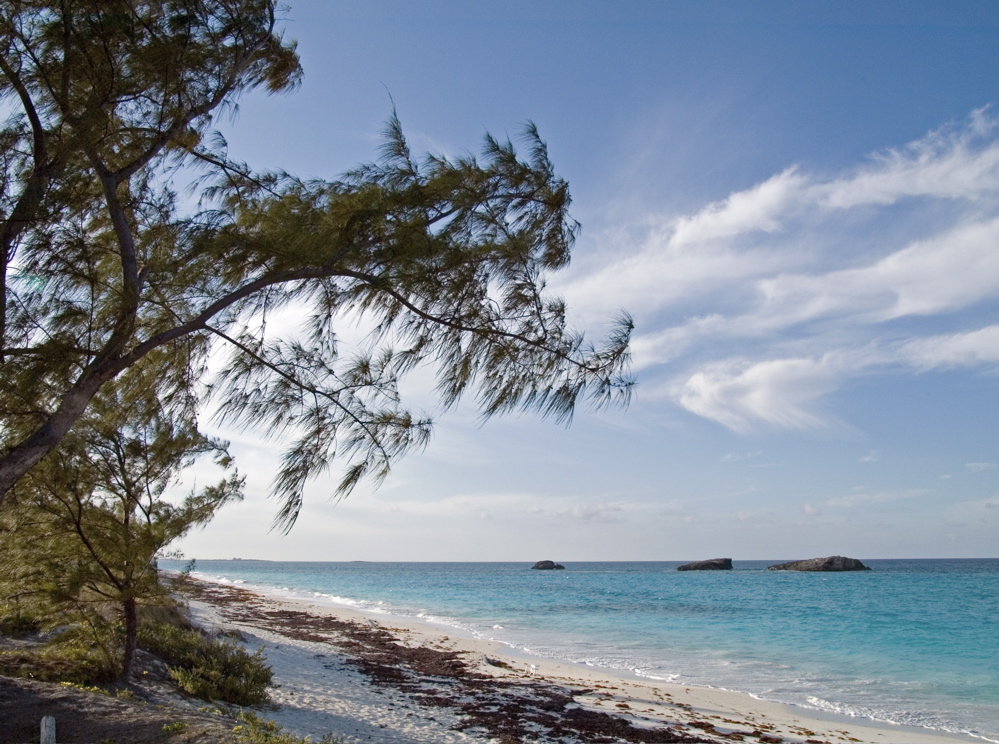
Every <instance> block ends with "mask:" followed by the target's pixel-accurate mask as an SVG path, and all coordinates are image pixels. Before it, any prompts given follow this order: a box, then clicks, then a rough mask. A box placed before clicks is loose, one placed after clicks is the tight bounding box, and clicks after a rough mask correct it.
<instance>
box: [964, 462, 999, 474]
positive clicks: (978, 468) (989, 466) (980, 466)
mask: <svg viewBox="0 0 999 744" xmlns="http://www.w3.org/2000/svg"><path fill="white" fill-rule="evenodd" d="M964 467H966V468H967V469H968V470H970V471H971V472H973V473H981V472H982V471H984V470H995V469H996V468H999V464H997V463H994V462H969V463H967V464H965V466H964Z"/></svg>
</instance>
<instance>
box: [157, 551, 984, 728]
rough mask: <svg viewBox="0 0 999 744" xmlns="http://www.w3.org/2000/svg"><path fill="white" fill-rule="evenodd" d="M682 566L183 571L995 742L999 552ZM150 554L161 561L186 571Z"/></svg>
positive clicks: (231, 564)
mask: <svg viewBox="0 0 999 744" xmlns="http://www.w3.org/2000/svg"><path fill="white" fill-rule="evenodd" d="M779 562H781V561H776V560H775V561H735V563H734V570H732V571H691V572H681V571H676V567H677V566H678V565H680V564H679V563H678V562H635V563H629V562H610V563H595V562H593V563H567V564H565V565H566V570H564V571H533V570H530V565H531V564H529V563H367V562H357V563H319V562H316V563H301V562H270V561H252V560H231V561H198V562H197V563H196V565H195V569H194V575H195V576H198V577H201V578H205V579H209V580H214V581H225V582H233V583H241V584H244V585H246V587H247V588H256V589H258V590H261V591H264V592H266V593H268V594H271V595H276V596H284V597H294V598H297V599H304V600H308V601H310V602H313V603H317V604H333V605H341V606H347V607H351V608H355V609H358V610H362V611H364V612H368V613H378V614H384V615H388V616H395V617H400V618H413V619H417V620H420V621H423V622H429V623H433V624H436V625H440V626H443V627H446V628H450V629H452V631H453V632H456V633H461V634H465V635H468V636H472V637H475V638H484V639H492V640H495V641H499V642H501V643H503V644H506V645H507V646H509V647H510V649H511V651H512V652H515V653H518V654H522V655H527V656H539V657H544V658H549V659H556V660H563V661H570V662H576V663H582V664H587V665H590V666H594V667H600V668H604V669H606V670H607V671H608V672H610V673H618V674H625V675H631V674H634V675H638V676H640V677H646V678H649V679H657V680H666V681H669V682H676V683H680V684H690V685H698V686H706V687H722V688H726V689H730V690H737V691H740V692H746V693H750V694H752V695H755V696H757V697H760V698H764V699H768V700H774V701H778V702H783V703H790V704H794V705H799V706H803V707H806V708H812V709H816V710H819V711H825V712H830V713H837V714H845V715H849V716H859V717H863V718H869V719H873V720H876V721H881V722H887V723H895V724H903V725H909V726H920V727H925V728H928V729H935V730H938V731H946V732H950V733H964V734H970V735H972V736H974V737H976V738H980V739H982V740H984V741H991V742H999V559H980V560H965V559H954V560H870V561H864V562H865V563H866V564H867V565H869V566H870V567H871V568H872V569H873V570H872V571H865V572H850V573H799V572H792V571H767V570H766V567H767V566H769V565H772V564H773V563H779ZM183 566H184V564H183V562H179V561H166V560H164V561H160V567H161V568H165V569H171V570H179V569H181V568H183Z"/></svg>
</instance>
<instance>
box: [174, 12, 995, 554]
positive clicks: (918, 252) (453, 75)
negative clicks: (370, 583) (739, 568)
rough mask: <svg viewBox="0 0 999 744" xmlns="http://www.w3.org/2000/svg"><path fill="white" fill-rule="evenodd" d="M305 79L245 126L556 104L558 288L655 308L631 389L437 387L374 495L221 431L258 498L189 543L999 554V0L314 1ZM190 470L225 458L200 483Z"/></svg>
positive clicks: (264, 549) (319, 147) (477, 141)
mask: <svg viewBox="0 0 999 744" xmlns="http://www.w3.org/2000/svg"><path fill="white" fill-rule="evenodd" d="M284 16H285V21H284V29H285V35H286V36H287V37H288V38H293V39H295V40H297V42H298V50H299V53H300V55H301V58H302V63H303V67H304V70H305V77H304V81H303V84H302V85H301V87H300V89H299V90H297V91H296V92H294V93H292V94H290V95H282V96H276V97H267V96H265V95H263V94H262V93H254V94H251V95H249V96H246V97H244V98H243V99H242V100H241V102H240V108H239V112H238V114H237V115H236V116H235V117H234V119H233V120H232V121H224V122H220V123H219V126H220V129H221V130H222V131H223V133H224V135H225V137H226V138H227V140H228V142H229V149H230V154H231V155H233V156H235V157H237V158H239V159H242V160H245V161H247V162H249V163H250V164H251V165H253V166H255V167H257V168H282V169H285V170H287V171H289V172H292V173H295V174H297V175H300V176H304V177H322V178H331V179H332V178H336V177H337V176H339V175H340V174H342V173H343V172H345V171H347V170H349V169H350V168H352V167H354V166H356V165H358V164H360V163H362V162H369V161H371V160H374V159H376V158H377V156H378V147H379V144H380V142H381V132H382V131H383V130H384V126H385V122H386V120H387V119H388V118H389V116H390V115H391V113H392V110H393V107H394V108H395V110H396V111H397V113H398V116H399V118H400V120H401V122H402V125H403V128H404V130H405V132H406V135H407V137H408V140H409V143H410V146H411V148H412V149H413V150H414V151H415V152H433V153H438V154H444V155H447V156H452V157H453V156H456V155H461V154H464V153H467V152H472V153H475V152H477V151H479V150H480V149H481V145H482V141H483V137H484V135H485V133H486V132H491V133H493V134H494V135H496V136H498V137H501V138H505V137H511V138H516V137H517V135H518V133H519V132H521V131H522V129H523V125H524V122H526V121H529V120H530V121H533V122H535V123H536V124H537V126H538V129H539V130H540V132H541V135H542V137H543V138H544V139H545V140H546V141H547V143H548V146H549V150H550V155H551V158H552V160H553V162H554V163H555V167H556V170H557V171H558V172H559V173H560V174H561V175H562V176H563V177H564V178H566V179H567V180H568V182H569V184H570V189H571V192H572V195H573V207H572V215H573V217H574V218H575V219H576V220H578V221H579V222H580V223H581V225H582V232H581V234H580V237H579V239H578V241H577V243H576V246H575V249H574V252H573V262H572V264H571V265H570V267H569V268H568V269H566V270H563V271H561V272H559V273H558V274H556V275H554V276H552V277H550V282H549V283H550V286H551V287H552V288H553V290H554V291H556V292H557V293H559V294H561V295H563V296H564V297H565V298H566V300H567V302H568V306H569V313H570V318H571V321H572V322H573V324H574V325H575V326H577V327H581V328H585V329H587V331H588V332H589V333H590V334H591V335H593V336H594V337H599V336H600V335H601V333H602V331H603V330H606V325H605V324H606V322H607V321H608V320H609V319H610V318H612V317H613V316H614V315H616V314H617V313H618V312H619V311H620V310H621V309H626V310H627V311H629V312H630V313H631V314H632V315H633V317H634V319H635V334H634V337H633V345H632V351H633V373H634V375H635V377H636V379H637V381H638V385H637V388H636V391H635V395H634V398H633V400H632V402H631V405H630V406H629V407H628V408H627V409H615V410H609V411H589V410H582V411H580V412H578V413H577V415H576V416H575V418H574V420H573V422H572V425H571V426H570V427H568V428H567V427H565V426H561V425H558V424H556V423H553V422H551V421H547V420H541V419H539V418H537V417H535V416H532V415H514V416H507V417H504V418H494V419H492V420H490V421H488V422H487V423H485V424H484V425H483V424H481V422H480V421H479V419H478V416H477V412H476V410H475V409H474V406H473V405H472V404H471V402H465V403H463V404H462V405H460V406H459V407H458V408H457V409H454V410H451V411H447V412H443V413H441V412H439V411H436V410H435V407H434V405H435V404H434V400H433V396H432V395H431V394H430V391H429V385H428V378H427V375H426V374H423V375H422V377H421V375H417V376H416V378H415V379H413V380H411V381H409V382H407V383H406V384H405V385H404V387H403V392H404V395H407V396H408V398H407V401H408V402H409V403H410V404H411V405H412V407H413V408H414V409H415V410H417V411H421V410H427V411H430V412H432V413H434V415H435V420H436V424H435V433H434V437H433V439H432V441H431V443H430V444H429V446H428V447H427V448H426V449H425V450H424V451H422V452H413V453H410V454H409V455H408V456H407V457H406V458H405V459H404V460H402V461H400V462H399V463H398V464H397V466H396V467H395V469H394V470H393V471H392V473H391V474H390V475H389V477H388V478H387V480H386V481H385V482H384V483H383V484H382V485H381V486H380V487H379V488H377V489H375V488H372V487H369V486H367V485H364V486H361V487H359V488H358V489H357V490H356V491H355V492H354V493H353V494H352V495H351V496H350V497H348V498H347V499H345V500H343V501H340V502H338V503H337V502H332V501H331V500H330V499H329V494H330V493H331V492H332V490H333V488H334V485H333V484H334V483H335V481H336V475H335V473H331V474H330V475H329V477H328V478H320V479H318V480H317V481H316V482H315V483H314V484H312V486H310V487H309V489H308V491H307V500H306V506H305V508H304V509H303V512H302V514H301V517H300V518H299V521H298V523H297V524H296V526H295V527H294V529H293V530H292V531H291V532H290V533H289V534H287V535H283V534H281V533H280V532H277V531H271V529H270V528H271V520H272V518H273V516H274V515H275V513H276V511H277V508H278V505H277V503H276V502H275V501H273V500H271V499H270V498H269V497H268V493H269V487H270V481H271V478H272V476H273V473H274V472H275V470H276V467H277V463H278V461H279V457H280V442H272V441H264V440H263V439H262V438H261V437H259V436H256V435H255V434H254V433H253V432H241V431H228V430H222V429H219V428H218V427H215V428H212V426H211V424H210V422H206V424H208V428H209V429H210V430H211V431H213V432H214V433H219V434H221V435H222V436H224V437H226V438H228V439H229V440H230V441H231V443H232V451H233V453H234V454H235V456H236V460H237V464H238V466H239V468H240V472H242V473H243V474H245V475H246V476H247V489H246V498H245V499H244V501H243V502H242V503H241V504H238V505H233V506H229V507H226V508H225V509H224V510H223V511H222V512H221V513H220V514H219V515H218V517H217V518H216V520H215V522H214V523H212V524H211V525H209V526H208V527H207V528H206V529H204V530H201V531H199V532H195V533H192V534H191V535H189V536H188V537H186V538H184V539H183V540H182V541H180V542H179V543H178V544H176V545H175V546H174V547H176V548H177V549H179V550H180V551H182V552H183V553H184V554H185V555H187V556H188V557H195V558H201V559H207V558H231V557H241V558H261V559H271V560H317V561H348V560H371V561H495V560H511V561H518V560H520V561H529V562H533V561H536V560H541V559H552V560H557V561H561V562H563V563H564V562H567V561H584V560H695V559H702V558H712V557H721V556H725V557H732V558H734V559H736V560H739V559H747V560H748V559H788V560H789V559H796V558H807V557H814V556H825V555H833V554H841V555H848V556H852V557H858V558H861V559H863V558H937V557H997V556H999V436H997V435H999V415H997V414H999V374H997V373H999V4H996V3H995V2H992V0H988V1H982V2H979V1H977V0H963V1H962V2H961V3H940V2H922V1H921V0H903V1H900V2H892V1H890V0H884V1H882V2H878V3H870V2H866V1H863V2H854V1H853V0H835V1H830V2H821V1H814V2H807V3H803V2H777V1H772V0H760V1H759V2H753V3H746V2H736V1H720V0H691V1H690V2H673V1H669V0H655V1H652V0H648V1H643V0H625V1H624V2H617V3H609V2H589V1H586V0H573V1H572V2H568V1H566V2H562V1H560V0H549V1H547V2H544V3H533V2H519V1H516V2H515V1H507V0H497V2H493V3H488V4H487V3H467V2H457V1H455V2H443V1H442V2H431V1H429V0H405V1H404V2H403V1H399V2H394V1H393V2H388V1H387V0H349V1H342V2H341V1H338V0H337V1H334V0H311V1H308V2H307V1H305V0H292V1H291V2H290V4H289V6H288V8H287V9H286V11H285V13H284ZM192 477H193V478H195V479H196V478H198V477H202V478H206V477H208V475H207V473H206V474H204V475H202V474H201V473H198V472H195V473H194V475H193V476H192Z"/></svg>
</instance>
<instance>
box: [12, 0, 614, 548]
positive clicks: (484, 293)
mask: <svg viewBox="0 0 999 744" xmlns="http://www.w3.org/2000/svg"><path fill="white" fill-rule="evenodd" d="M4 5H5V11H6V12H5V14H4V21H3V22H2V23H3V25H2V26H0V29H2V32H0V49H2V54H0V57H2V60H3V61H2V64H0V72H2V73H3V75H4V76H5V83H4V87H2V88H0V93H3V94H5V95H6V98H7V100H9V101H11V102H14V103H16V104H17V107H18V110H17V111H16V113H14V114H13V115H12V116H11V117H10V119H9V120H8V122H7V124H6V127H5V129H4V131H3V133H2V136H3V137H4V141H5V143H7V144H5V148H6V149H5V158H6V160H5V165H6V170H5V171H4V181H3V184H2V185H3V195H2V201H0V205H2V207H3V209H4V217H5V219H4V221H3V223H2V226H0V227H2V233H0V234H2V236H3V240H4V243H3V252H4V277H5V278H4V321H3V326H2V329H0V331H2V334H3V335H2V338H0V341H2V343H0V359H2V360H3V361H2V364H0V376H2V382H3V385H2V388H3V389H2V390H0V410H2V412H3V424H2V429H0V434H2V437H3V446H4V450H3V455H2V457H0V499H2V498H3V495H4V494H7V493H8V492H9V491H10V490H11V489H12V488H13V487H14V486H15V484H17V483H18V481H19V480H20V479H22V478H23V477H24V475H25V474H26V473H27V472H29V470H30V469H31V468H32V467H34V466H35V465H36V464H37V463H39V462H40V461H41V460H42V458H44V457H45V456H46V455H47V454H48V453H50V452H52V451H53V449H54V448H56V447H57V446H58V445H59V443H60V442H61V441H62V440H63V439H64V438H65V437H66V436H67V433H68V432H69V431H70V430H71V429H72V427H73V426H74V424H76V422H77V421H79V420H80V418H81V416H83V415H84V414H85V412H86V411H87V408H88V406H89V405H90V404H91V401H92V400H93V399H94V397H95V396H96V395H97V394H98V393H99V392H100V391H101V390H102V389H103V388H104V386H106V385H108V384H111V383H112V381H114V380H115V379H116V378H117V377H118V376H120V375H121V374H122V373H123V372H125V371H126V370H128V369H130V368H132V367H134V366H136V365H142V364H145V363H146V360H147V359H148V358H149V357H150V355H155V354H161V355H164V356H166V357H168V358H170V359H171V360H172V361H171V363H170V365H168V368H167V369H168V373H166V374H164V375H163V376H162V377H161V379H158V380H157V383H156V386H157V393H158V396H159V398H160V400H161V401H162V402H163V404H164V405H165V406H167V407H169V406H171V405H174V404H179V402H181V401H188V400H190V399H196V400H197V401H199V402H203V401H204V399H205V397H206V396H207V395H214V396H216V397H215V400H216V401H218V403H219V405H220V408H221V414H222V416H223V418H224V419H226V420H229V421H231V422H234V423H238V424H242V425H245V426H264V427H266V428H267V430H268V431H269V432H270V433H271V434H272V435H274V436H281V437H289V438H290V440H291V443H290V445H289V446H288V448H287V450H286V452H285V454H284V459H283V464H282V467H281V469H280V472H279V474H278V475H277V477H276V479H275V483H274V491H275V494H276V495H277V496H279V497H280V498H281V500H282V508H281V511H280V514H279V516H278V522H279V523H280V524H281V525H282V526H283V527H285V528H288V527H290V525H291V524H292V523H293V522H294V520H295V518H296V516H297V514H298V511H299V509H300V506H301V502H302V492H303V487H304V485H305V483H306V482H307V481H308V480H309V479H310V478H312V477H315V476H316V475H317V474H320V473H323V472H325V471H327V470H328V469H329V468H331V467H333V466H336V467H338V468H339V469H341V470H342V473H343V475H342V477H341V478H340V480H339V482H338V485H337V486H336V488H335V491H334V493H335V495H338V496H343V495H345V494H347V493H349V491H350V490H351V489H352V488H353V487H354V485H355V484H356V483H357V482H358V481H359V480H360V479H361V478H363V477H365V476H369V477H373V478H375V479H378V478H381V477H384V475H385V474H386V473H387V472H388V468H389V466H390V464H391V463H392V462H393V461H394V459H395V458H396V457H398V456H400V455H401V454H402V453H404V452H405V451H406V450H407V449H409V448H410V447H413V446H419V445H421V444H423V443H424V442H425V441H426V439H427V437H428V436H429V434H430V427H431V422H430V420H429V419H426V418H416V417H413V416H412V415H410V414H409V413H408V412H407V411H406V410H405V409H404V408H403V406H402V403H401V401H400V399H399V394H398V381H399V379H400V378H401V376H402V375H404V374H406V373H407V372H409V371H411V370H412V369H414V368H415V367H417V366H419V365H423V364H432V365H434V366H435V368H436V376H437V377H436V379H437V392H438V394H439V397H440V401H441V403H442V406H443V407H444V408H446V407H448V406H451V405H453V404H455V403H456V402H457V401H458V400H459V399H460V398H462V397H463V396H465V395H466V394H470V393H471V394H472V395H474V397H475V398H476V399H477V403H478V405H479V408H480V410H481V412H482V415H483V417H489V416H492V415H494V414H498V413H506V412H510V411H513V410H517V409H521V410H531V411H535V412H538V413H540V414H541V415H544V416H552V417H554V418H556V419H557V420H564V421H568V420H569V419H570V418H571V415H572V412H573V410H574V408H575V406H576V405H577V402H578V401H579V400H581V399H589V400H590V401H592V402H594V403H595V404H598V405H600V404H606V403H609V402H611V401H620V400H626V399H627V396H628V394H629V391H630V387H631V381H630V380H629V379H628V378H627V376H626V367H627V363H628V353H627V348H628V339H629V334H630V330H631V322H630V320H629V319H628V318H627V317H622V318H620V319H618V321H617V322H616V325H615V327H614V329H613V330H612V332H611V333H610V334H609V336H608V337H607V339H606V340H605V341H604V342H602V343H600V344H592V343H590V342H588V341H587V340H586V339H585V337H584V335H583V334H581V333H577V332H575V331H573V330H572V329H570V328H569V327H568V326H567V324H566V315H565V307H564V304H563V303H562V301H561V300H560V299H559V298H557V297H552V296H550V295H548V293H547V292H546V289H545V276H546V273H547V272H549V271H554V270H557V269H560V268H562V267H564V266H565V265H566V264H567V263H568V261H569V254H570V248H571V245H572V243H573V241H574V238H575V236H576V233H577V230H578V226H577V224H576V223H575V222H574V221H573V220H571V218H570V217H569V216H568V207H569V203H570V198H569V192H568V186H567V184H566V183H565V182H564V181H563V180H562V179H560V178H559V177H558V176H557V175H556V174H555V172H554V169H553V166H552V164H551V162H550V161H549V158H548V155H547V151H546V148H545V145H544V143H543V142H542V140H541V139H540V137H539V136H538V133H537V131H536V130H535V129H534V128H533V126H529V127H528V128H527V130H526V132H525V135H524V136H525V140H526V143H527V147H528V157H527V158H526V159H523V160H522V159H520V158H519V157H518V155H517V153H516V151H515V148H514V146H513V145H512V144H511V143H510V142H508V141H507V142H500V141H497V140H495V139H493V138H491V137H487V139H486V144H485V148H484V153H483V156H482V160H481V162H480V161H479V160H478V159H476V158H474V157H472V156H467V157H461V158H457V159H453V160H449V159H447V158H444V157H439V156H427V157H425V158H423V159H422V160H420V161H417V159H415V158H414V157H413V156H412V155H411V153H410V151H409V149H408V147H407V145H406V142H405V139H404V137H403V134H402V130H401V127H400V126H399V123H398V120H397V119H396V118H395V117H393V118H392V120H391V121H390V123H389V126H388V131H387V132H386V143H385V146H384V149H383V152H382V158H381V159H380V161H379V162H377V163H375V164H370V165H366V166H363V167H360V168H358V169H357V170H355V171H352V172H350V173H348V174H346V175H345V176H343V177H341V178H339V179H337V180H332V181H314V182H303V181H302V180H300V179H298V178H295V177H294V176H292V175H289V174H286V173H255V172H253V171H251V169H250V168H249V167H248V166H246V165H245V164H242V163H238V162H234V161H233V160H231V159H230V158H229V157H228V154H227V151H226V147H225V143H224V141H223V140H222V139H221V137H220V136H219V135H217V133H213V132H212V131H211V129H210V126H211V122H212V116H213V115H215V114H216V113H217V112H218V111H226V110H231V109H232V108H233V107H234V106H235V101H236V99H237V97H238V95H239V94H240V93H242V92H243V91H246V90H249V89H252V88H254V87H258V86H261V85H262V86H264V87H266V88H267V90H269V91H271V92H278V91H283V90H288V89H289V88H292V87H294V85H295V84H296V83H297V82H298V80H299V76H300V68H299V66H298V61H297V57H296V56H295V53H294V45H293V44H290V43H287V42H285V41H284V40H282V38H281V37H280V35H279V34H278V33H277V32H276V30H275V29H276V20H275V18H276V11H275V7H274V4H273V3H272V2H270V1H269V0H169V1H168V0H160V1H158V2H157V1H154V0H146V1H144V2H140V1H139V0H61V1H59V2H55V1H54V0H53V1H52V2H41V1H36V2H6V3H4ZM195 171H196V172H195ZM185 178H187V179H190V183H191V185H193V186H194V187H195V188H196V189H197V191H198V194H199V197H200V202H199V206H198V207H197V208H194V209H191V208H187V207H186V206H185V204H186V203H187V202H185V201H184V200H181V199H179V198H178V197H177V192H176V191H175V190H174V189H175V188H179V187H177V186H176V184H177V183H178V182H180V181H183V180H184V179H185ZM291 303H295V304H296V306H299V307H302V308H303V312H306V313H307V314H308V316H309V318H310V320H309V322H308V323H307V324H306V325H305V326H304V327H303V328H302V329H301V330H300V332H298V333H295V334H292V335H290V336H287V337H283V338H274V337H272V334H269V333H268V332H267V324H266V319H267V317H268V315H269V314H270V313H272V312H273V311H275V310H276V309H279V308H282V307H285V306H287V305H289V304H291ZM348 320H350V321H358V320H360V322H364V323H367V324H368V327H369V328H370V329H371V333H370V334H369V336H368V340H367V342H366V343H365V344H363V345H362V346H361V347H359V348H356V349H353V350H349V351H345V350H342V349H341V348H340V347H341V344H340V342H339V341H338V338H337V335H336V331H337V328H338V327H339V324H341V323H344V322H346V321H348ZM220 345H221V346H224V347H227V348H228V349H229V350H230V357H229V360H228V363H227V364H226V366H225V367H224V369H223V370H222V372H221V374H220V375H219V376H218V378H217V379H214V380H212V383H211V385H210V386H207V387H206V386H205V383H206V381H207V379H208V378H207V375H206V365H207V359H208V355H209V353H210V352H211V351H212V350H213V349H216V348H218V347H219V346H220ZM184 404H185V405H186V404H187V403H186V402H185V403H184Z"/></svg>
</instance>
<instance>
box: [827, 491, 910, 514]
mask: <svg viewBox="0 0 999 744" xmlns="http://www.w3.org/2000/svg"><path fill="white" fill-rule="evenodd" d="M924 493H926V492H925V491H921V490H911V491H867V490H866V489H857V490H856V491H855V492H854V493H850V494H847V495H845V496H837V497H836V498H832V499H829V500H828V501H826V502H825V505H826V506H828V507H831V508H836V509H852V508H854V507H856V506H861V505H864V504H883V503H886V502H889V501H901V500H903V499H912V498H916V497H917V496H922V495H923V494H924Z"/></svg>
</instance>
